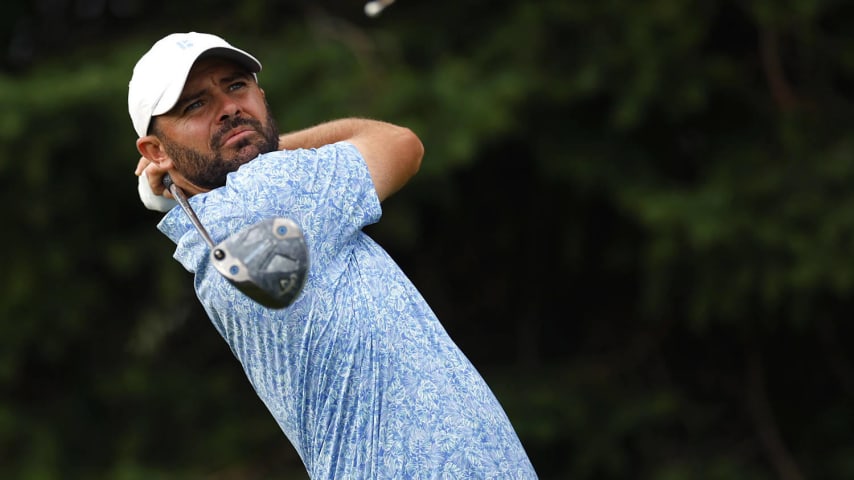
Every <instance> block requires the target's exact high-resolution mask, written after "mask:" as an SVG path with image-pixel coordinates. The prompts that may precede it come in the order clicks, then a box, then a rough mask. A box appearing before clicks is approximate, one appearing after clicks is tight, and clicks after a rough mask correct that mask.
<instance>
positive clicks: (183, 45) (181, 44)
mask: <svg viewBox="0 0 854 480" xmlns="http://www.w3.org/2000/svg"><path fill="white" fill-rule="evenodd" d="M175 45H178V48H180V49H181V50H186V49H188V48H192V47H193V41H192V40H179V41H178V42H175Z"/></svg>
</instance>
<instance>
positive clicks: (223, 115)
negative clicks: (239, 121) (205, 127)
mask: <svg viewBox="0 0 854 480" xmlns="http://www.w3.org/2000/svg"><path fill="white" fill-rule="evenodd" d="M220 102H221V106H220V114H219V121H220V122H224V121H226V120H228V119H229V118H230V117H236V116H239V115H240V113H241V112H240V105H238V104H237V102H235V101H234V100H233V99H232V98H231V97H229V96H228V95H221V96H220Z"/></svg>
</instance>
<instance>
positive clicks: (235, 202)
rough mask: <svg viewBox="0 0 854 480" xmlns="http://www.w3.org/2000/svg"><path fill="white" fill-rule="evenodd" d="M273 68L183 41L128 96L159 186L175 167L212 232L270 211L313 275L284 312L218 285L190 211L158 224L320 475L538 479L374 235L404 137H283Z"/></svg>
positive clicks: (308, 133) (373, 124)
mask: <svg viewBox="0 0 854 480" xmlns="http://www.w3.org/2000/svg"><path fill="white" fill-rule="evenodd" d="M260 70H261V65H260V63H259V62H258V61H257V60H256V59H255V58H254V57H252V56H251V55H249V54H248V53H246V52H244V51H242V50H239V49H237V48H234V47H232V46H231V45H229V44H228V43H226V42H225V41H224V40H223V39H221V38H219V37H216V36H212V35H207V34H199V33H187V34H173V35H169V36H167V37H165V38H163V39H162V40H160V41H159V42H157V43H156V44H155V45H154V46H153V47H152V48H151V50H150V51H149V52H147V53H146V54H145V55H144V56H143V57H142V58H141V59H140V61H139V62H138V63H137V65H136V67H135V69H134V74H133V78H132V80H131V82H130V87H129V92H128V104H129V111H130V116H131V119H132V120H133V124H134V128H135V129H136V132H137V134H138V135H139V139H138V140H137V142H136V144H137V148H138V150H139V152H140V153H141V154H142V156H143V158H142V159H141V160H140V164H139V165H138V168H137V174H141V173H143V172H144V173H145V174H146V177H147V179H148V182H149V185H148V186H150V187H151V189H152V190H153V192H154V193H155V194H162V193H164V190H163V187H162V185H161V184H160V181H161V179H162V177H163V175H164V174H166V173H168V174H169V175H170V176H171V177H172V179H173V180H174V182H175V183H176V184H177V185H178V186H180V187H181V188H182V189H183V190H184V191H186V192H187V193H188V194H189V195H191V198H190V201H191V203H192V205H193V207H194V209H195V210H196V212H197V214H198V216H199V217H200V218H201V220H202V223H203V224H204V225H205V226H206V227H207V228H208V230H209V231H210V234H211V236H212V237H213V239H214V241H215V242H218V241H221V240H223V239H224V238H226V237H228V236H229V235H230V234H231V233H233V232H236V231H239V230H241V229H243V228H245V227H248V226H249V225H252V224H254V223H256V222H258V221H260V220H262V219H264V218H269V217H274V216H284V217H289V218H292V219H294V220H295V221H296V222H297V223H299V224H300V226H301V227H302V228H303V231H304V234H305V238H306V243H307V245H308V248H309V258H310V262H311V263H310V270H309V275H308V278H307V279H306V283H305V285H304V287H303V290H302V292H301V294H300V295H299V297H298V298H297V299H296V300H295V301H294V303H293V304H292V305H290V306H289V307H288V308H285V309H282V310H270V309H266V308H264V307H262V306H261V305H259V304H257V303H254V302H253V301H251V300H250V299H248V298H247V297H245V296H244V295H242V294H241V293H240V292H238V291H237V290H236V289H235V288H234V287H233V286H231V284H229V283H228V282H227V281H226V280H225V279H223V278H222V277H221V276H220V275H219V274H218V273H217V272H216V270H215V269H214V268H213V266H212V265H211V264H210V262H209V260H208V251H207V246H206V244H205V242H204V241H203V239H202V238H201V236H200V235H199V234H198V233H197V232H196V231H195V229H194V228H193V226H192V224H191V223H190V222H189V221H188V220H187V218H186V216H185V215H183V214H182V212H180V210H179V209H177V208H176V209H172V210H171V211H169V213H167V214H166V216H165V217H164V218H163V220H162V221H161V222H160V224H159V225H158V228H159V229H160V230H161V231H162V232H163V233H165V234H166V235H167V236H168V237H169V238H171V239H172V240H173V241H174V242H175V243H176V244H177V249H176V251H175V258H176V259H177V260H178V261H180V262H181V263H182V264H183V265H184V267H185V268H186V269H187V270H188V271H190V272H193V273H194V274H195V289H196V292H197V295H198V297H199V300H200V301H201V303H202V304H203V306H204V308H205V310H206V312H207V313H208V315H209V316H210V319H211V321H212V322H213V324H214V326H215V327H216V328H217V330H218V331H219V332H220V334H221V335H222V336H223V338H224V339H225V340H226V341H227V342H228V344H229V346H230V347H231V349H232V351H233V352H234V354H235V356H236V357H237V358H238V359H239V361H240V362H241V364H242V366H243V368H244V370H245V372H246V375H247V376H248V378H249V381H250V382H251V383H252V386H253V387H254V388H255V390H256V392H257V393H258V395H259V396H260V398H261V399H262V401H263V402H264V404H265V405H266V406H267V408H268V409H269V410H270V412H271V413H272V414H273V416H274V417H275V419H276V421H277V422H278V423H279V425H280V426H281V428H282V430H283V431H284V432H285V434H286V435H287V437H288V438H289V439H290V441H291V442H292V443H293V445H294V447H295V448H296V450H297V452H298V453H299V455H300V457H301V458H302V460H303V462H304V463H305V466H306V468H307V470H308V472H309V474H310V475H311V477H312V478H370V479H375V478H383V479H384V478H389V479H392V478H394V479H401V478H454V479H457V478H502V479H503V478H514V479H516V478H536V474H535V472H534V470H533V468H532V466H531V464H530V462H529V460H528V458H527V455H526V453H525V451H524V449H523V447H522V445H521V444H520V442H519V440H518V438H517V436H516V433H515V432H514V430H513V427H512V426H511V425H510V422H509V421H508V419H507V417H506V415H505V413H504V411H503V409H502V408H501V406H500V404H499V403H498V401H497V400H496V399H495V397H494V395H493V394H492V392H491V391H490V390H489V388H488V387H487V385H486V384H485V382H484V381H483V379H482V378H481V377H480V375H479V374H478V372H477V371H476V370H475V368H474V367H473V366H472V365H471V363H470V362H469V361H468V360H467V359H466V357H465V356H464V355H463V353H462V352H461V351H460V350H459V349H458V347H457V346H456V345H455V344H454V343H453V341H452V340H451V339H450V337H449V336H448V335H447V333H446V332H445V330H444V329H443V327H442V326H441V324H440V323H439V321H438V319H437V318H436V317H435V315H434V313H433V312H432V311H431V309H430V308H429V306H428V305H427V304H426V302H425V301H424V299H423V298H422V297H421V295H420V294H419V293H418V291H417V290H416V288H415V287H414V286H413V285H412V283H411V282H410V281H409V279H407V277H406V276H405V275H404V273H403V272H402V271H401V270H400V269H399V267H398V266H397V265H396V264H395V263H394V261H393V260H392V259H391V258H390V257H389V256H388V254H387V253H386V252H385V251H384V250H383V249H382V248H381V247H379V246H378V245H377V244H376V243H374V242H373V241H372V240H371V239H370V238H369V237H368V236H367V235H365V234H364V233H363V232H362V230H361V229H362V227H364V226H365V225H369V224H371V223H373V222H376V221H378V220H379V218H380V215H381V208H380V202H382V201H383V200H385V199H386V198H388V197H389V196H390V195H391V194H393V193H394V192H395V191H397V190H398V189H400V188H401V187H402V186H403V185H404V184H405V183H406V182H407V181H408V180H409V179H410V178H411V177H412V176H413V175H414V174H415V172H416V171H417V170H418V168H419V166H420V163H421V158H422V155H423V147H422V145H421V142H420V140H419V139H418V137H416V136H415V134H413V133H412V132H411V131H410V130H409V129H406V128H403V127H399V126H394V125H391V124H388V123H384V122H379V121H372V120H365V119H342V120H336V121H332V122H329V123H324V124H321V125H318V126H315V127H311V128H308V129H305V130H301V131H297V132H294V133H289V134H285V135H282V136H281V137H280V136H279V135H278V132H277V127H276V124H275V122H274V121H273V118H272V116H271V113H270V112H269V109H268V106H267V102H266V99H265V94H264V91H263V90H262V89H261V88H260V87H259V85H258V83H257V81H256V79H257V73H258V72H259V71H260Z"/></svg>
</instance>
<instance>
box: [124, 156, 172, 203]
mask: <svg viewBox="0 0 854 480" xmlns="http://www.w3.org/2000/svg"><path fill="white" fill-rule="evenodd" d="M134 173H135V174H136V175H137V176H138V177H139V185H138V186H137V190H138V191H139V199H140V200H142V204H143V205H145V208H147V209H149V210H155V211H158V212H168V211H169V210H171V209H172V207H174V206H175V205H177V203H176V202H175V200H173V199H172V194H171V193H170V192H169V190H167V189H166V187H164V186H163V176H164V175H166V170H163V169H161V168H159V167H158V166H157V165H156V164H154V163H151V162H150V161H149V160H148V159H146V158H145V157H141V158H140V159H139V163H137V164H136V170H135V171H134Z"/></svg>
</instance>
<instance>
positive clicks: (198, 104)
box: [184, 100, 204, 113]
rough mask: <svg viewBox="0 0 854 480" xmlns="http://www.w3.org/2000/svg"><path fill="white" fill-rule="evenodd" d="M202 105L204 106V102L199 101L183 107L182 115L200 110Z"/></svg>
mask: <svg viewBox="0 0 854 480" xmlns="http://www.w3.org/2000/svg"><path fill="white" fill-rule="evenodd" d="M202 105H204V102H202V101H201V100H196V101H195V102H191V103H188V104H187V106H186V107H184V113H189V112H192V111H193V110H195V109H197V108H201V106H202Z"/></svg>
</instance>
